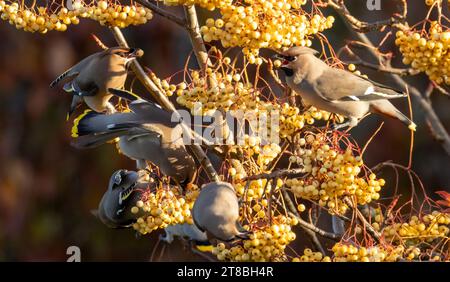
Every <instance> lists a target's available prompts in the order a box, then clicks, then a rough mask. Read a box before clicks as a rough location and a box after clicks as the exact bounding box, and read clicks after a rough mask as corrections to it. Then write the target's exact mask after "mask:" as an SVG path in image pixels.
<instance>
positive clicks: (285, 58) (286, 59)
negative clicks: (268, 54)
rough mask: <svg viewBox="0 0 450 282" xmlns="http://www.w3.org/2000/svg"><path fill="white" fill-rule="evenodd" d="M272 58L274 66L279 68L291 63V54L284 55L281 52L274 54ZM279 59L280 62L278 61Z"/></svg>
mask: <svg viewBox="0 0 450 282" xmlns="http://www.w3.org/2000/svg"><path fill="white" fill-rule="evenodd" d="M272 59H274V60H275V61H274V66H275V67H277V68H279V67H283V66H285V65H287V64H289V62H291V61H292V60H291V57H290V56H284V55H281V54H275V55H274V56H272ZM277 61H278V62H279V63H277Z"/></svg>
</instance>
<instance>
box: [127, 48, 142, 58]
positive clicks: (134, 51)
mask: <svg viewBox="0 0 450 282" xmlns="http://www.w3.org/2000/svg"><path fill="white" fill-rule="evenodd" d="M143 55H144V51H142V49H139V48H131V49H130V53H129V54H128V56H127V58H129V59H131V58H139V57H142V56H143Z"/></svg>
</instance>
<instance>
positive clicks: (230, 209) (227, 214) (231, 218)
mask: <svg viewBox="0 0 450 282" xmlns="http://www.w3.org/2000/svg"><path fill="white" fill-rule="evenodd" d="M192 217H193V219H194V223H195V225H196V226H197V227H198V229H200V230H201V231H204V232H206V233H207V235H208V236H211V237H213V238H217V239H219V240H222V241H231V240H233V239H236V238H241V239H247V238H248V235H249V232H248V231H247V230H245V229H244V228H243V227H242V226H241V225H240V223H239V202H238V199H237V197H236V192H235V191H234V188H233V186H232V185H231V184H230V183H227V182H211V183H208V184H206V185H205V186H204V187H203V188H202V190H201V191H200V194H199V195H198V198H197V200H196V201H195V203H194V207H193V208H192Z"/></svg>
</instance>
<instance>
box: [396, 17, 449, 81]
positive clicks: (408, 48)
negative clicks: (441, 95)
mask: <svg viewBox="0 0 450 282" xmlns="http://www.w3.org/2000/svg"><path fill="white" fill-rule="evenodd" d="M395 44H396V45H398V46H399V49H400V52H401V53H402V55H403V63H404V64H405V65H411V66H412V67H413V68H414V69H416V70H418V71H421V72H425V73H426V74H427V75H428V77H429V78H430V79H431V80H432V81H434V82H436V83H438V84H442V83H445V84H447V85H450V51H449V50H450V31H449V30H448V29H446V30H443V27H442V26H441V25H440V24H439V23H438V22H432V23H431V26H430V29H429V31H428V33H427V34H425V35H423V36H421V34H420V33H419V32H414V31H398V32H397V33H396V40H395Z"/></svg>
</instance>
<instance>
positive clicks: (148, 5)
mask: <svg viewBox="0 0 450 282" xmlns="http://www.w3.org/2000/svg"><path fill="white" fill-rule="evenodd" d="M135 2H137V3H139V4H141V5H142V6H144V7H146V8H148V9H150V10H152V11H153V12H154V13H155V14H158V15H160V16H161V17H163V18H166V19H168V20H169V21H172V22H174V23H176V24H177V25H179V26H181V27H184V28H186V27H187V25H186V22H185V21H184V20H183V19H182V18H180V17H178V16H176V15H174V14H172V13H170V12H168V11H166V10H164V9H161V8H160V7H158V6H156V5H155V4H153V3H150V2H148V1H147V0H135Z"/></svg>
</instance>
